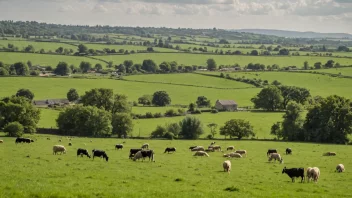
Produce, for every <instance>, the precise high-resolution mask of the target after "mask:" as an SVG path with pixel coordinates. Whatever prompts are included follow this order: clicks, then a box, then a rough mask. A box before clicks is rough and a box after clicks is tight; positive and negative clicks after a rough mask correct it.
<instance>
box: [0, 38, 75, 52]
mask: <svg viewBox="0 0 352 198" xmlns="http://www.w3.org/2000/svg"><path fill="white" fill-rule="evenodd" d="M8 44H13V45H14V46H15V47H18V49H19V50H24V48H26V47H27V46H28V45H32V46H33V47H34V49H35V51H40V50H41V49H44V50H45V52H49V51H52V52H55V50H56V49H58V48H59V47H62V48H64V49H65V48H67V49H72V50H74V51H77V47H75V46H73V45H68V44H65V43H54V42H34V41H25V40H23V41H9V40H0V48H3V47H6V48H7V45H8Z"/></svg>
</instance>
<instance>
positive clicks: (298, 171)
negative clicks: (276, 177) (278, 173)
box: [282, 166, 304, 182]
mask: <svg viewBox="0 0 352 198" xmlns="http://www.w3.org/2000/svg"><path fill="white" fill-rule="evenodd" d="M284 173H286V174H287V175H288V176H289V177H290V178H291V179H292V182H294V181H295V178H296V177H301V178H302V180H301V182H303V180H304V168H289V169H287V168H286V166H285V168H284V169H282V174H284Z"/></svg>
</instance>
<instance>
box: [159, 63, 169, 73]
mask: <svg viewBox="0 0 352 198" xmlns="http://www.w3.org/2000/svg"><path fill="white" fill-rule="evenodd" d="M159 68H160V70H161V71H163V72H168V71H171V66H170V64H169V63H168V62H165V61H164V62H162V63H161V64H160V65H159Z"/></svg>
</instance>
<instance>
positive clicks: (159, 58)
mask: <svg viewBox="0 0 352 198" xmlns="http://www.w3.org/2000/svg"><path fill="white" fill-rule="evenodd" d="M98 57H99V58H101V59H103V60H105V61H113V62H114V63H115V64H119V63H123V61H125V60H133V62H134V63H140V64H141V63H142V62H143V60H146V59H152V60H154V61H155V62H156V63H157V64H160V63H161V62H163V61H176V62H177V63H178V64H183V65H197V66H199V65H200V66H206V61H207V60H208V59H209V58H213V59H214V60H215V61H216V63H217V65H234V64H236V63H237V64H239V65H240V66H242V67H243V66H245V65H247V64H249V63H260V64H264V65H273V64H278V65H279V66H280V67H284V66H293V65H295V66H297V67H299V68H301V67H303V63H304V62H305V61H308V63H309V65H314V63H316V62H322V63H323V64H325V63H326V62H327V61H328V60H334V61H335V62H338V63H340V64H341V65H351V64H352V59H350V58H334V57H317V56H238V55H209V54H191V53H171V54H169V53H145V54H130V55H116V56H113V55H112V56H98Z"/></svg>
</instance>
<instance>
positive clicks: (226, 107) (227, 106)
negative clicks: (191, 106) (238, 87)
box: [215, 100, 237, 111]
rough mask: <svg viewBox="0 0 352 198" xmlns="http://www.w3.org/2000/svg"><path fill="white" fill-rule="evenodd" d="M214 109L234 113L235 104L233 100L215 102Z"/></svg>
mask: <svg viewBox="0 0 352 198" xmlns="http://www.w3.org/2000/svg"><path fill="white" fill-rule="evenodd" d="M215 108H216V109H217V110H218V111H236V110H237V103H236V102H235V101H233V100H217V101H216V103H215Z"/></svg>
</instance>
